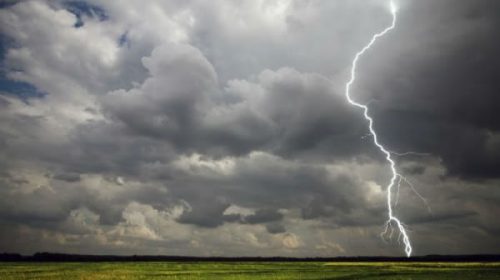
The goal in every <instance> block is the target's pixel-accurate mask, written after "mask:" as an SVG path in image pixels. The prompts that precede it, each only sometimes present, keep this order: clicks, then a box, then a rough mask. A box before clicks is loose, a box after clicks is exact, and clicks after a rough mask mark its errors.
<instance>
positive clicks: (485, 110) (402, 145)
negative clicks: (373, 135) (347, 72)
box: [360, 1, 500, 179]
mask: <svg viewBox="0 0 500 280" xmlns="http://www.w3.org/2000/svg"><path fill="white" fill-rule="evenodd" d="M499 8H500V6H499V4H498V3H497V2H494V1H474V2H471V1H437V2H434V1H414V2H413V3H412V5H411V10H412V12H411V13H410V12H409V11H408V12H407V11H406V10H404V11H403V13H402V14H401V17H400V19H399V22H398V26H397V28H396V30H395V31H394V33H393V34H391V36H390V40H385V41H383V42H380V45H379V46H378V47H377V49H376V50H377V52H378V56H376V57H375V56H369V57H368V58H367V60H368V61H367V63H366V64H367V65H366V66H367V67H364V68H361V70H360V81H361V84H362V85H361V86H360V88H361V89H365V90H367V89H370V92H369V93H370V94H368V95H366V96H364V97H363V98H367V99H370V98H374V100H375V102H373V103H371V104H372V105H371V107H372V109H371V110H372V112H373V114H374V115H375V117H376V128H377V129H378V130H379V131H380V134H381V136H382V137H383V141H384V142H386V143H388V145H389V146H390V147H393V148H394V149H397V150H399V151H407V150H416V151H422V152H429V153H432V154H434V155H436V156H439V157H442V159H443V162H444V164H445V165H446V166H447V168H448V171H449V173H450V175H456V176H460V177H463V178H474V179H483V178H498V177H499V175H500V174H499V172H498V170H500V169H499V168H500V153H499V149H500V147H499V146H498V144H499V143H498V141H497V140H496V139H497V138H498V132H499V129H500V127H499V124H500V118H499V116H498V111H499V110H500V107H499V106H500V105H499V104H500V99H499V97H500V95H499V94H498V92H499V90H500V81H499V79H498V78H497V73H496V72H497V71H496V70H494V69H497V68H498V67H499V66H500V55H499V52H498V50H499V49H500V40H499V39H498V36H494V35H493V34H494V30H498V28H499V27H500V17H499V16H498V13H496V12H493V11H496V10H498V9H499ZM444 10H445V11H446V12H445V13H444V12H443V11H444ZM422 14H425V17H426V21H427V22H428V23H429V25H423V24H422V23H421V22H422V19H421V15H422ZM410 34H412V36H414V37H413V38H411V40H412V41H415V42H416V43H417V44H418V47H415V46H414V45H409V44H408V43H404V41H405V40H408V39H406V38H408V37H409V35H410ZM392 42H402V43H398V44H393V43H392ZM387 50H388V51H387ZM383 61H386V62H385V63H383ZM375 67H377V68H379V71H381V73H383V74H382V75H377V76H376V77H370V76H371V75H370V73H373V71H375Z"/></svg>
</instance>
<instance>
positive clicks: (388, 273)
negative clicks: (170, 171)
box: [0, 262, 500, 280]
mask: <svg viewBox="0 0 500 280" xmlns="http://www.w3.org/2000/svg"><path fill="white" fill-rule="evenodd" d="M0 279H2V280H10V279H56V280H58V279H89V280H90V279H97V280H99V279H124V280H128V279H178V280H184V279H222V280H224V279H228V280H229V279H240V280H244V279H283V280H285V279H286V280H293V279H311V280H312V279H500V263H427V262H425V263H423V262H359V263H356V262H354V263H353V262H350V263H345V262H336V263H325V262H81V263H75V262H68V263H25V262H19V263H8V262H5V263H0Z"/></svg>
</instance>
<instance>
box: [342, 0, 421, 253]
mask: <svg viewBox="0 0 500 280" xmlns="http://www.w3.org/2000/svg"><path fill="white" fill-rule="evenodd" d="M390 8H391V14H392V23H391V25H390V26H389V27H387V28H385V29H384V30H382V31H381V32H379V33H376V34H375V35H373V37H372V38H371V40H370V41H369V42H368V44H367V45H366V46H364V47H363V48H362V49H361V50H360V51H359V52H358V53H356V56H355V57H354V59H353V61H352V65H351V78H350V79H349V81H348V82H347V83H346V86H345V97H346V99H347V101H348V102H349V104H351V105H353V106H355V107H358V108H360V109H362V110H363V116H364V117H365V120H366V121H367V122H368V128H369V130H370V134H371V136H372V137H373V143H374V144H375V146H377V148H378V149H379V150H380V152H382V153H383V154H384V155H385V159H386V160H387V162H388V163H389V166H390V169H391V173H392V176H391V180H390V182H389V184H388V185H387V212H388V217H387V222H386V228H385V230H384V232H383V233H382V234H381V235H382V236H384V235H386V234H387V233H388V230H389V228H390V233H389V239H390V238H391V237H392V234H393V233H394V228H397V230H398V231H399V234H400V236H401V238H402V240H403V244H404V247H405V253H406V256H407V257H410V256H411V252H412V250H413V248H412V246H411V242H410V237H409V236H408V233H407V230H406V228H405V226H404V224H403V223H402V222H401V221H400V220H399V218H398V217H397V216H396V215H395V214H394V212H393V205H392V204H393V203H392V189H393V187H394V185H395V184H396V180H397V179H398V177H399V178H402V175H401V174H400V173H399V172H398V171H397V169H396V163H395V162H394V160H393V159H392V155H391V152H389V151H388V150H387V149H386V148H385V147H384V146H383V145H382V144H380V142H379V140H378V136H377V133H376V131H375V129H374V128H373V118H372V117H371V116H370V114H369V113H368V106H367V105H365V104H361V103H358V102H356V101H354V100H353V99H352V98H351V95H350V90H351V86H352V84H353V83H354V80H355V79H356V67H357V64H358V60H359V59H360V57H361V56H362V55H363V54H364V53H365V52H366V51H368V49H370V48H371V46H372V45H373V44H374V43H375V41H376V40H377V39H378V38H380V37H382V36H384V35H385V34H386V33H388V32H389V31H391V30H392V29H394V28H395V27H396V12H397V8H396V5H395V4H394V2H393V1H391V2H390ZM403 179H404V177H403ZM398 239H399V237H398Z"/></svg>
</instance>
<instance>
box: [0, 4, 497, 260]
mask: <svg viewBox="0 0 500 280" xmlns="http://www.w3.org/2000/svg"><path fill="white" fill-rule="evenodd" d="M2 3H3V4H1V5H0V7H1V8H0V34H1V36H0V40H1V44H0V59H1V68H0V252H2V251H6V252H20V253H24V254H28V253H33V252H37V251H52V252H66V253H81V254H89V253H90V254H164V255H199V256H211V255H223V256H257V255H258V256H276V255H281V256H297V257H300V256H338V255H341V256H345V255H349V256H354V255H398V256H399V255H403V254H404V252H403V247H402V245H401V244H398V238H397V233H395V234H394V236H393V239H392V241H391V240H385V241H384V240H383V239H382V238H381V237H380V233H381V232H382V231H383V230H384V223H385V220H386V218H387V209H386V201H385V192H386V186H387V183H388V181H389V179H390V170H389V166H388V165H387V162H386V161H385V160H384V157H383V155H382V154H381V153H380V152H379V151H378V150H377V149H376V148H375V147H374V145H373V142H372V138H370V137H369V135H367V133H368V127H367V123H366V122H365V121H364V119H363V117H362V114H361V113H362V112H361V111H360V110H358V109H356V108H353V107H351V106H349V105H348V103H347V102H346V100H345V98H344V95H343V94H344V93H343V90H344V86H345V83H346V82H347V80H348V78H349V76H348V75H349V71H350V63H351V61H352V59H353V57H354V55H355V54H356V52H358V51H359V50H360V49H361V48H362V47H363V46H364V45H365V44H367V43H368V41H369V40H370V38H371V36H372V35H373V34H374V33H376V32H379V31H381V30H383V29H384V28H385V27H387V26H388V25H390V23H391V14H390V11H389V8H388V7H389V2H388V0H344V1H341V0H336V1H326V0H325V1H320V0H318V1H312V0H311V1H308V0H304V1H299V0H266V1H264V0H260V1H255V0H248V1H201V0H200V1H197V0H188V1H186V0H166V1H147V3H146V2H145V1H133V0H127V1H98V0H91V1H88V2H87V1H85V2H84V1H57V0H55V1H18V2H16V1H3V2H2ZM397 5H398V7H399V11H398V21H397V24H396V28H395V29H394V30H393V31H391V32H390V33H389V34H387V35H386V36H385V37H383V38H381V39H380V40H379V41H377V43H376V45H375V46H374V47H373V48H372V49H370V51H369V52H368V53H366V55H365V56H363V57H362V59H361V60H360V62H359V66H358V67H359V68H358V76H357V80H356V83H355V84H354V86H353V88H352V97H353V99H355V100H357V101H359V102H362V103H367V104H369V107H370V113H371V114H372V115H373V117H374V121H375V125H374V127H375V129H376V130H377V131H378V132H379V138H380V139H379V140H380V142H382V143H383V144H384V145H386V147H387V149H389V150H391V151H393V152H396V153H403V152H406V151H414V152H419V153H423V154H422V155H408V156H397V155H394V157H395V159H396V161H397V165H398V168H399V169H400V170H401V173H403V174H404V175H406V176H407V178H408V180H409V181H411V182H412V183H413V184H414V187H415V189H416V190H417V191H418V192H419V193H420V194H421V195H422V196H423V197H425V198H426V200H427V202H428V205H429V206H430V208H431V210H432V211H429V210H428V207H427V206H426V205H425V203H424V202H423V201H422V200H421V199H420V198H419V197H418V196H417V194H415V192H413V191H412V190H411V188H409V187H408V186H407V185H406V184H401V187H400V192H399V202H398V204H397V205H394V209H395V213H397V215H398V217H400V218H401V220H402V221H404V223H405V224H406V225H407V228H408V230H409V235H410V238H411V240H412V243H413V247H414V253H415V254H416V255H424V254H478V253H500V246H499V245H500V223H499V222H498V217H499V215H500V185H499V182H500V115H499V112H500V70H499V69H500V53H499V52H500V36H498V30H500V14H499V13H498V11H500V2H499V1H496V0H490V1H486V0H484V1H483V0H462V1H459V0H425V1H422V0H399V1H397Z"/></svg>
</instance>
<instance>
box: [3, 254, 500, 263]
mask: <svg viewBox="0 0 500 280" xmlns="http://www.w3.org/2000/svg"><path fill="white" fill-rule="evenodd" d="M0 261H1V262H150V261H166V262H408V261H409V262H498V261H500V255H427V256H416V257H411V258H405V257H363V256H360V257H332V258H324V257H321V258H320V257H318V258H289V257H190V256H147V255H133V256H115V255H76V254H59V253H47V252H42V253H36V254H34V255H31V256H26V255H21V254H11V253H2V254H0Z"/></svg>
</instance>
